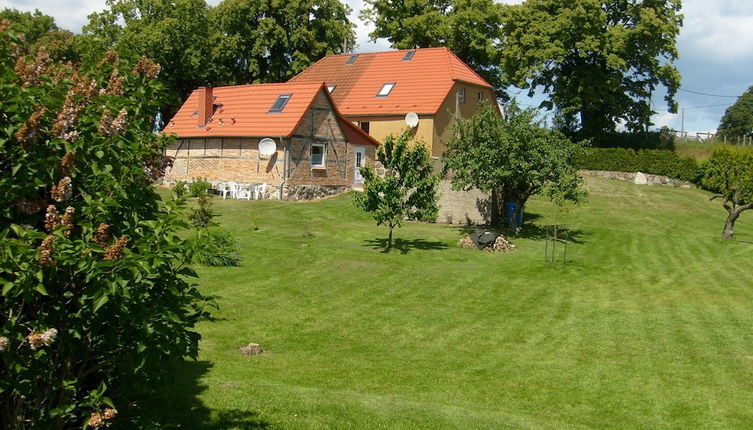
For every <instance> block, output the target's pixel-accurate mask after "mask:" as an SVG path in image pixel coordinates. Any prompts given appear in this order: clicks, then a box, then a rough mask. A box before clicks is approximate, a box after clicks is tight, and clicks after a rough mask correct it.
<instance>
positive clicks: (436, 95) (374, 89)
mask: <svg viewBox="0 0 753 430" xmlns="http://www.w3.org/2000/svg"><path fill="white" fill-rule="evenodd" d="M408 51H411V49H404V50H399V51H385V52H371V53H363V54H358V58H357V59H356V61H355V62H354V63H353V64H346V61H347V60H348V59H349V58H350V56H351V55H355V54H341V55H330V56H327V57H324V58H322V59H321V60H319V61H318V62H316V63H315V64H314V65H312V66H311V67H309V68H308V69H306V70H304V71H303V72H301V73H300V74H298V75H297V76H295V77H294V78H292V79H291V80H290V82H291V83H296V84H297V83H301V82H322V81H324V82H326V83H327V85H336V88H335V89H334V91H333V92H332V99H333V100H334V101H335V103H336V104H337V108H338V109H339V110H340V112H342V113H343V114H344V115H351V116H356V115H405V114H406V113H408V112H416V113H418V114H424V115H434V114H436V113H437V111H438V110H439V108H440V106H441V105H442V103H443V102H444V100H445V98H446V97H447V94H448V93H449V91H450V89H451V88H452V85H453V84H454V83H455V81H462V82H467V83H471V84H475V85H479V86H483V87H488V88H491V87H492V86H491V85H490V84H489V83H488V82H486V81H485V80H484V79H483V78H482V77H480V76H479V75H478V74H476V72H474V71H473V70H472V69H471V68H470V67H468V65H466V64H465V63H464V62H463V61H462V60H460V59H459V58H458V57H457V56H456V55H455V54H453V53H452V52H451V51H450V50H449V49H447V48H422V49H415V51H416V52H415V54H414V55H413V58H412V59H411V60H410V61H403V57H404V56H405V54H406V52H408ZM389 82H394V83H395V87H394V88H393V89H392V91H391V92H390V94H389V95H388V96H387V97H377V96H376V95H377V93H378V92H379V90H380V89H381V88H382V85H384V84H385V83H389Z"/></svg>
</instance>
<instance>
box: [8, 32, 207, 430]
mask: <svg viewBox="0 0 753 430" xmlns="http://www.w3.org/2000/svg"><path fill="white" fill-rule="evenodd" d="M7 29H8V25H7V22H0V89H1V90H0V91H1V93H2V98H0V196H2V199H3V202H4V203H5V204H3V205H2V206H0V290H1V292H2V296H1V297H0V428H4V429H27V428H35V429H36V428H73V427H75V428H82V427H83V428H87V427H88V428H97V427H107V426H109V425H110V424H112V423H118V422H120V423H126V422H128V421H129V420H131V419H132V418H129V416H130V417H133V416H136V415H137V414H136V413H134V411H133V410H130V411H129V409H131V408H137V407H138V402H137V401H136V402H134V400H137V399H138V397H137V396H136V395H135V394H134V393H143V392H144V391H143V390H144V389H147V388H149V387H154V384H155V383H156V382H158V380H159V377H160V375H161V374H163V372H164V367H165V366H166V365H167V364H169V363H170V362H171V361H172V360H181V359H183V358H185V357H195V356H196V353H197V345H198V339H199V335H198V334H197V333H195V332H194V331H192V327H193V326H194V324H195V323H196V322H197V320H198V319H199V318H201V317H202V315H203V311H202V309H203V306H204V304H205V299H204V298H203V297H202V296H201V295H200V294H199V293H198V291H197V290H196V288H195V287H194V285H192V284H190V283H188V282H187V280H186V278H187V277H193V276H195V274H194V273H193V271H192V270H191V269H189V268H188V267H187V264H188V263H189V262H190V257H189V256H188V255H186V249H187V246H186V245H185V243H184V241H183V240H182V239H180V238H179V237H178V236H177V234H176V231H177V230H178V229H182V228H184V227H185V225H184V223H183V221H181V217H180V211H179V206H180V202H179V201H171V202H162V201H161V200H160V198H159V196H158V195H157V194H156V193H155V191H154V190H153V189H152V187H151V186H150V184H151V183H152V181H153V180H154V179H155V178H157V177H159V176H161V175H162V173H163V172H164V169H165V167H166V166H167V165H168V164H169V161H170V160H169V159H167V158H166V157H164V156H163V148H164V147H165V145H166V144H167V143H168V142H167V140H168V139H166V138H163V137H160V136H157V135H154V134H152V133H150V125H151V114H153V113H154V112H155V111H156V110H157V102H158V101H159V92H160V87H159V85H158V84H157V83H156V82H155V81H154V77H155V76H156V75H157V73H159V65H157V64H155V63H153V62H151V61H149V60H147V59H144V58H142V59H141V60H140V61H139V62H138V63H137V64H135V65H134V66H132V67H129V66H128V65H127V64H126V63H125V62H124V61H122V60H120V59H118V58H117V56H116V55H115V54H114V53H108V55H107V56H106V58H104V59H103V60H102V61H101V62H100V63H99V64H97V65H92V66H91V67H86V66H82V67H80V68H77V67H73V66H71V65H63V64H56V63H54V62H52V61H51V60H50V59H49V57H48V56H47V54H46V52H45V50H44V48H40V49H39V51H38V52H36V53H33V54H34V55H27V53H26V52H24V49H25V48H24V46H23V44H22V42H21V39H20V38H18V37H16V36H15V35H13V34H9V32H8V30H7ZM117 409H120V412H121V413H120V415H118V410H117ZM138 424H139V423H138V422H131V423H130V424H124V426H126V427H127V428H133V427H136V426H138Z"/></svg>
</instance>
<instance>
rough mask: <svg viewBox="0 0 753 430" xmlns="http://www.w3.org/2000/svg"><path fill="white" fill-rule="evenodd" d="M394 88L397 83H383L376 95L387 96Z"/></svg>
mask: <svg viewBox="0 0 753 430" xmlns="http://www.w3.org/2000/svg"><path fill="white" fill-rule="evenodd" d="M393 88H395V83H394V82H387V83H386V84H384V85H382V89H380V90H379V92H378V93H377V95H376V96H377V97H387V96H388V95H390V91H392V89H393Z"/></svg>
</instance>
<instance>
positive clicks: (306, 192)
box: [282, 185, 351, 201]
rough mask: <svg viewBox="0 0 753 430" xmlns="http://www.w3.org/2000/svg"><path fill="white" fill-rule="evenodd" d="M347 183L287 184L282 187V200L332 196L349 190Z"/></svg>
mask: <svg viewBox="0 0 753 430" xmlns="http://www.w3.org/2000/svg"><path fill="white" fill-rule="evenodd" d="M350 188H351V187H350V186H349V185H287V186H285V187H283V190H282V198H283V200H293V201H299V200H313V199H320V198H323V197H328V196H334V195H336V194H340V193H344V192H346V191H349V190H350Z"/></svg>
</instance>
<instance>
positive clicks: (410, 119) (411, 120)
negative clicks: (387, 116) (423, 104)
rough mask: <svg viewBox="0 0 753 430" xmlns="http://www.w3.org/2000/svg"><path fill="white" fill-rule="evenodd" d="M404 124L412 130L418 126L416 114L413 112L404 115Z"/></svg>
mask: <svg viewBox="0 0 753 430" xmlns="http://www.w3.org/2000/svg"><path fill="white" fill-rule="evenodd" d="M405 123H406V124H408V127H410V128H413V127H415V126H417V125H418V114H416V113H415V112H408V114H407V115H405Z"/></svg>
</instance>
